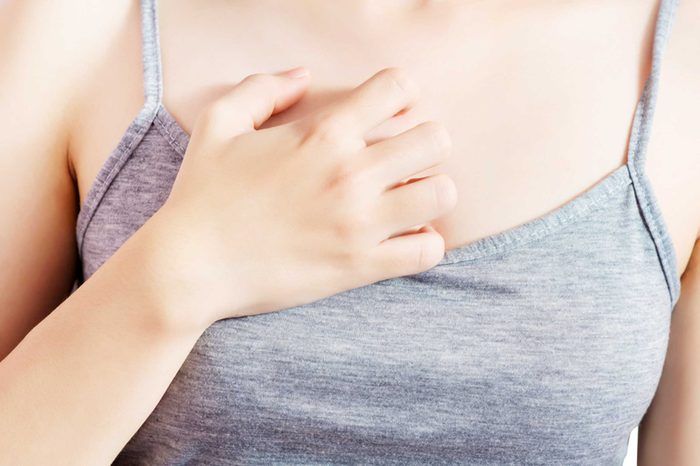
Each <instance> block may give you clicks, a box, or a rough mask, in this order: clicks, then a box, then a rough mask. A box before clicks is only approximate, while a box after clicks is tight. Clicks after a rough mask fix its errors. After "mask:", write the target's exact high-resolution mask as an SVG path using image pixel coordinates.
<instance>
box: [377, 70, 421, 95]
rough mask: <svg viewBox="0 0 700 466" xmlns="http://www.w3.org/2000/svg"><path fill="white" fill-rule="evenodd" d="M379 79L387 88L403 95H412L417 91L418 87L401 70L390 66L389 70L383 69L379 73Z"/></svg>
mask: <svg viewBox="0 0 700 466" xmlns="http://www.w3.org/2000/svg"><path fill="white" fill-rule="evenodd" d="M379 77H380V78H382V79H383V80H384V81H385V82H386V83H387V85H388V86H390V87H391V88H393V89H395V90H397V91H399V92H401V93H405V94H414V93H415V92H416V90H417V89H418V85H417V84H416V83H415V81H413V80H412V79H411V78H409V77H408V76H407V75H406V73H405V72H404V71H403V69H401V68H399V67H396V66H392V67H389V68H384V69H383V70H382V71H380V76H379Z"/></svg>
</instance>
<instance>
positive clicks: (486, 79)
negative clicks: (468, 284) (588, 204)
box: [70, 0, 700, 272]
mask: <svg viewBox="0 0 700 466" xmlns="http://www.w3.org/2000/svg"><path fill="white" fill-rule="evenodd" d="M268 3H274V5H268ZM329 5H333V4H331V3H330V2H329V3H327V4H326V6H325V7H324V8H327V9H308V6H304V9H302V3H295V2H248V1H242V2H237V3H234V2H223V1H214V0H212V1H209V2H206V3H205V2H193V1H186V0H182V1H177V2H176V1H171V2H166V1H161V2H160V7H159V8H160V18H159V21H160V29H161V50H162V56H163V73H164V105H165V106H166V108H167V109H168V110H169V111H170V112H171V113H172V114H173V115H174V116H175V118H176V119H177V120H178V122H180V124H181V125H182V126H183V128H184V129H185V130H186V131H187V132H191V129H192V126H193V123H194V120H195V118H196V115H197V112H198V111H199V110H201V109H202V108H203V107H204V106H205V105H206V104H207V103H209V102H210V101H211V100H213V99H215V98H216V97H217V96H219V95H221V94H222V92H224V91H225V90H226V89H228V88H230V86H231V85H232V84H235V83H236V82H238V81H240V80H241V79H242V78H243V77H245V76H246V75H249V74H252V73H256V72H275V71H279V70H282V69H285V68H289V67H292V66H296V65H304V66H306V67H307V68H309V69H310V70H311V72H312V85H311V87H310V89H309V91H308V93H307V96H306V97H305V98H304V99H303V100H302V101H301V102H299V103H298V104H296V105H295V106H294V107H293V108H292V109H291V110H290V111H288V112H285V113H283V114H281V115H279V116H276V117H273V118H272V119H271V120H269V121H268V122H267V123H266V124H265V125H264V126H263V127H268V126H275V125H278V124H281V123H284V122H286V121H289V120H291V119H295V118H299V117H301V116H304V115H306V114H308V113H309V112H312V111H314V110H315V109H317V108H318V107H319V106H321V105H323V104H324V103H327V102H329V101H332V100H333V99H335V98H337V97H338V96H341V95H343V94H344V93H345V92H347V91H348V90H349V89H351V88H352V87H354V86H356V85H358V84H359V83H360V82H362V81H363V80H365V79H367V78H368V77H369V76H370V75H372V74H373V73H374V72H376V71H378V70H379V69H381V68H384V67H387V66H400V67H402V68H403V69H404V70H405V71H406V72H407V73H408V74H409V75H410V76H412V77H413V78H414V79H415V80H416V81H417V82H418V83H419V85H420V87H421V100H420V101H419V103H418V105H417V106H416V107H415V108H414V109H413V110H412V112H413V116H414V118H415V119H416V120H417V121H420V120H427V119H434V120H438V121H440V122H442V123H443V124H444V125H445V126H446V127H447V128H448V130H449V131H450V133H451V136H452V140H453V156H452V157H451V158H450V159H449V160H448V161H447V162H446V163H445V164H444V165H443V166H442V167H438V168H436V169H434V170H430V171H429V172H425V173H435V172H438V171H442V172H446V173H448V174H450V175H451V176H452V178H453V179H454V181H455V183H456V185H457V188H458V192H459V201H458V204H457V207H456V208H455V210H454V211H453V212H451V213H450V214H449V215H446V216H445V217H443V218H440V219H438V220H436V221H435V222H433V225H434V226H435V227H436V228H437V229H438V231H440V232H441V233H442V234H443V235H444V237H445V241H446V247H447V248H448V249H451V248H453V247H458V246H461V245H463V244H466V243H468V242H471V241H474V240H476V239H478V238H481V237H484V236H487V235H490V234H493V233H497V232H499V231H503V230H505V229H507V228H509V227H512V226H515V225H518V224H520V223H523V222H524V221H527V220H529V219H532V218H534V217H537V216H540V215H542V214H544V213H546V212H548V211H550V210H552V209H553V208H556V207H558V206H560V205H562V204H563V203H565V202H567V201H569V200H571V199H572V198H573V197H575V196H576V195H578V194H580V193H581V192H582V191H584V190H585V189H587V188H588V187H590V186H591V185H593V184H594V183H595V182H597V181H598V180H600V179H601V178H602V177H604V176H605V175H607V174H608V173H609V172H610V171H612V170H614V169H615V168H617V167H618V166H619V165H621V164H623V163H624V162H625V161H626V146H627V140H628V137H629V131H630V125H631V121H632V117H633V111H634V106H635V104H636V101H637V99H638V98H639V95H640V93H641V89H642V86H643V83H644V79H646V76H647V73H648V68H647V66H648V64H649V55H650V45H651V37H652V32H653V19H654V14H655V12H656V2H655V1H651V0H645V1H642V2H636V1H635V2H631V1H630V2H623V1H616V2H603V1H593V0H591V1H586V2H583V1H581V2H558V1H553V0H552V1H532V2H527V3H524V2H521V1H518V2H515V1H511V2H508V1H501V2H495V1H494V2H492V3H489V2H476V3H471V2H469V3H468V2H449V1H448V2H444V3H442V4H436V5H434V6H432V7H431V9H432V11H430V12H423V13H420V14H416V13H415V12H413V13H411V14H405V15H401V16H400V17H398V18H397V17H396V16H391V15H388V16H384V17H381V18H375V19H374V20H368V19H367V17H363V16H362V13H361V12H358V11H357V10H352V9H350V8H347V7H345V6H337V5H340V4H336V6H329ZM330 8H337V11H336V13H337V14H335V15H333V14H329V13H333V12H332V11H330ZM678 16H679V17H678V18H677V22H676V26H675V28H674V31H673V35H672V40H671V42H670V44H669V50H668V53H667V56H666V57H665V60H664V68H663V72H662V80H661V89H660V94H659V106H658V110H657V114H656V117H655V122H654V130H653V133H652V137H651V142H650V146H649V153H648V159H647V173H648V175H649V178H650V180H651V182H652V185H653V187H654V190H655V193H656V196H657V199H658V201H659V204H660V207H661V209H662V211H663V213H664V218H665V220H666V223H667V225H668V227H669V232H670V235H671V238H672V239H673V242H674V245H675V248H676V252H677V257H678V267H679V271H680V272H682V271H683V270H684V269H685V267H686V264H687V262H688V259H689V257H690V253H691V251H692V247H693V243H694V242H695V239H696V237H697V233H698V218H699V215H698V202H697V201H695V200H696V199H698V197H697V196H698V194H700V193H699V192H698V188H697V187H696V185H697V184H698V183H697V176H698V173H700V169H699V162H700V154H698V153H697V150H695V147H694V146H693V144H694V141H692V139H691V134H690V133H694V132H695V131H697V128H693V127H692V125H691V124H689V122H688V118H690V119H692V115H690V110H688V108H689V107H690V108H692V105H688V96H687V95H686V94H685V93H684V92H683V89H684V86H683V85H682V84H681V82H682V80H683V77H684V76H687V69H686V67H685V63H684V61H687V57H685V56H684V54H685V53H687V52H685V51H684V49H683V39H684V38H683V33H684V32H685V31H684V29H688V28H689V27H690V25H689V24H688V22H689V20H688V18H684V16H683V9H682V8H681V9H680V10H679V15H678ZM139 21H140V18H139V11H138V5H137V2H132V4H131V5H130V7H129V9H128V11H126V10H125V16H124V21H123V24H122V27H121V28H120V29H119V32H118V33H115V35H114V37H113V40H112V41H111V43H110V44H109V46H108V47H107V48H106V49H105V50H106V51H105V54H104V55H103V56H102V58H101V61H100V62H99V63H97V64H96V65H95V68H94V70H95V71H94V76H95V79H94V80H92V79H91V80H90V83H91V85H88V86H86V87H85V89H84V92H83V95H82V96H81V98H80V99H79V105H78V107H77V112H76V115H77V118H76V123H75V125H74V130H73V134H72V136H71V151H70V155H71V160H72V163H73V165H74V167H75V171H76V174H77V179H78V186H79V190H80V196H81V199H84V197H85V195H86V193H87V191H88V189H89V187H90V185H91V184H92V182H93V180H94V178H95V176H96V174H97V171H98V170H99V168H100V166H101V165H102V164H103V163H104V161H105V159H106V158H107V156H108V155H109V152H110V151H111V150H112V149H113V148H114V147H115V146H116V144H117V142H118V140H119V138H120V137H121V135H122V134H123V132H124V130H125V129H126V127H127V126H128V124H129V123H130V122H131V120H132V119H133V117H134V116H135V115H136V113H138V111H139V109H140V107H141V105H142V104H143V88H142V81H141V80H142V68H141V66H142V65H141V49H140V30H139V27H140V25H139ZM675 36H680V39H677V40H676V39H674V38H675ZM696 76H697V74H696ZM679 84H680V85H679ZM685 88H687V87H685ZM698 104H700V102H698ZM696 108H697V107H696ZM685 116H687V117H688V118H684V117H685Z"/></svg>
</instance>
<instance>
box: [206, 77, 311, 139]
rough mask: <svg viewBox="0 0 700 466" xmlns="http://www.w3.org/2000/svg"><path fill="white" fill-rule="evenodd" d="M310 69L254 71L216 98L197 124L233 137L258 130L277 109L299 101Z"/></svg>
mask: <svg viewBox="0 0 700 466" xmlns="http://www.w3.org/2000/svg"><path fill="white" fill-rule="evenodd" d="M309 81H310V79H309V73H308V70H306V69H305V68H302V67H298V68H293V69H291V70H287V71H286V72H281V73H277V74H263V73H258V74H252V75H250V76H247V77H246V78H244V79H243V80H242V81H241V82H240V83H239V84H237V85H236V86H234V87H233V89H231V90H230V91H229V92H227V93H226V94H224V95H223V96H222V97H220V98H219V99H217V100H216V101H214V102H213V103H212V104H211V105H210V106H209V107H208V108H207V109H206V110H205V111H204V112H203V113H202V114H201V115H200V117H199V118H198V120H197V124H196V127H197V129H199V130H200V131H204V132H206V133H208V134H209V135H210V136H211V137H217V138H222V139H225V138H230V137H234V136H237V135H239V134H243V133H246V132H250V131H254V130H255V129H257V128H258V127H260V126H261V125H262V124H263V123H264V122H265V121H266V120H267V119H269V118H270V117H271V116H272V115H274V114H275V113H278V112H281V111H283V110H286V109H287V108H289V107H291V106H292V105H294V104H295V103H296V102H298V101H299V100H300V99H301V97H302V96H303V95H304V93H305V92H306V90H307V88H308V85H309Z"/></svg>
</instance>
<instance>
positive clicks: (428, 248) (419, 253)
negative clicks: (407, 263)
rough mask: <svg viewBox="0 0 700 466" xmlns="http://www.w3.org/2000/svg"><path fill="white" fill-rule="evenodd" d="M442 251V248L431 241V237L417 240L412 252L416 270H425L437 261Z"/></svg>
mask: <svg viewBox="0 0 700 466" xmlns="http://www.w3.org/2000/svg"><path fill="white" fill-rule="evenodd" d="M442 253H443V250H442V248H440V247H439V245H438V244H436V241H433V240H432V238H430V239H428V238H426V239H424V240H423V241H419V242H418V246H417V247H416V251H415V253H414V256H413V257H414V264H413V265H414V266H415V267H416V268H417V269H418V270H425V269H428V268H430V267H432V266H433V265H434V264H435V263H436V262H437V261H439V260H440V259H439V258H440V257H441V255H442Z"/></svg>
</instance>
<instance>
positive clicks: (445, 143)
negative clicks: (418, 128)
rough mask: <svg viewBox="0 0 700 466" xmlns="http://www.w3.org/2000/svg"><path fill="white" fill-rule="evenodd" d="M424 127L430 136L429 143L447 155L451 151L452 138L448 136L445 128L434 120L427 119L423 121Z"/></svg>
mask: <svg viewBox="0 0 700 466" xmlns="http://www.w3.org/2000/svg"><path fill="white" fill-rule="evenodd" d="M424 125H425V129H426V130H427V133H428V135H429V136H430V140H431V143H432V145H433V147H435V148H436V149H437V150H438V152H439V153H440V154H442V155H444V156H447V155H449V154H450V152H451V151H452V138H451V137H450V133H449V131H447V128H446V127H445V126H444V125H443V124H441V123H438V122H436V121H428V122H426V123H424Z"/></svg>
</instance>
